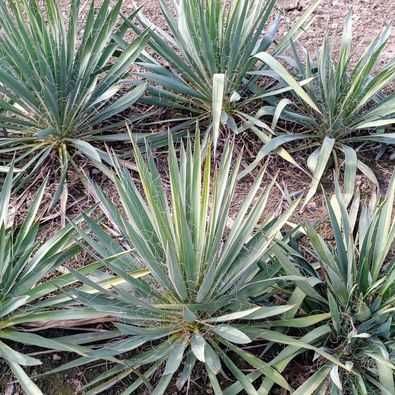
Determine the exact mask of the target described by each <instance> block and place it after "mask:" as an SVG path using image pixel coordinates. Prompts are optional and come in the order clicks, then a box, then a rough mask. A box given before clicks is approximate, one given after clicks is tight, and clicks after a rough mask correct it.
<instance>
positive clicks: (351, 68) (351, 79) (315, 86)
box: [257, 14, 395, 201]
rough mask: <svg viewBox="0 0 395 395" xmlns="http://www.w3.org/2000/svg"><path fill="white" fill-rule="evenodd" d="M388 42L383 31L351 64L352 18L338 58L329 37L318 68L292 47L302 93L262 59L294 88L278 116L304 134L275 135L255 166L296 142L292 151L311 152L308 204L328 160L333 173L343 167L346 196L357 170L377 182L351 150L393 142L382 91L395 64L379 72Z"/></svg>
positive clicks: (391, 103)
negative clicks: (297, 126)
mask: <svg viewBox="0 0 395 395" xmlns="http://www.w3.org/2000/svg"><path fill="white" fill-rule="evenodd" d="M390 37H391V31H390V29H389V28H385V29H384V30H383V32H382V33H380V34H379V35H378V36H377V37H376V38H375V39H374V40H373V41H372V42H371V44H370V45H369V46H368V47H367V48H366V50H365V51H364V53H363V54H362V55H361V57H360V58H359V59H358V61H357V62H356V63H355V64H354V62H353V54H352V15H351V14H350V15H349V16H348V17H347V20H346V22H345V26H344V32H343V38H342V40H341V44H340V53H339V56H338V58H335V57H334V55H333V51H332V48H331V41H330V39H329V38H325V40H324V43H323V46H322V48H321V51H320V52H319V54H318V59H317V64H315V63H314V62H313V61H312V60H311V59H310V56H309V55H308V54H307V56H306V61H303V60H302V59H301V57H300V56H299V55H298V51H297V50H296V48H295V47H294V52H293V54H294V57H293V58H291V60H290V63H291V67H292V68H293V70H294V72H295V74H296V75H298V76H299V78H300V80H301V81H304V82H305V83H304V87H303V88H301V87H299V88H298V86H297V85H298V82H297V81H296V79H295V78H294V77H293V76H291V74H290V73H289V72H288V71H287V70H286V69H285V68H284V66H282V65H281V64H280V63H279V62H278V61H277V60H276V59H274V58H272V57H270V55H267V54H265V58H264V59H262V60H264V61H265V62H266V63H267V64H268V65H269V66H270V67H271V68H272V69H273V70H274V71H276V73H277V74H278V75H279V76H280V77H281V78H283V79H284V81H286V82H287V83H288V84H289V85H290V86H292V87H294V88H295V89H293V92H294V93H295V94H296V97H297V98H296V102H295V103H294V102H292V101H290V100H288V99H284V100H283V109H282V110H283V111H282V113H281V116H282V117H283V118H284V119H286V120H287V121H291V122H294V123H297V124H299V125H301V126H303V129H304V132H300V133H297V134H290V133H289V134H284V133H282V132H278V135H277V136H276V135H275V136H274V137H273V139H272V141H271V142H270V144H269V145H267V146H266V147H264V148H262V152H261V153H259V154H258V157H257V161H260V160H262V158H263V157H264V156H265V155H267V154H268V153H270V152H273V151H274V150H277V149H278V148H279V147H281V146H282V145H284V144H287V143H292V142H294V143H297V145H296V146H294V147H292V151H299V150H310V151H312V153H311V154H310V156H309V157H308V159H307V166H308V168H309V169H310V171H311V172H312V174H313V182H312V185H311V188H310V191H309V194H308V196H307V198H306V201H308V200H309V199H310V198H311V197H312V196H313V195H314V193H315V192H316V190H317V187H318V185H319V181H320V179H321V177H322V175H323V173H324V171H325V169H326V167H327V166H328V164H329V162H331V161H333V163H334V164H335V166H336V167H337V168H340V167H341V166H342V165H343V163H344V167H345V169H344V172H345V175H346V179H345V182H346V184H345V187H346V189H347V192H348V193H352V191H353V188H354V185H355V174H356V171H357V169H359V170H360V171H361V172H363V173H365V174H366V175H367V176H368V177H369V178H370V179H371V180H372V181H373V182H376V179H375V177H374V175H373V174H372V171H371V170H370V169H369V168H368V167H367V166H366V165H365V164H364V163H362V162H361V160H360V159H359V158H358V155H357V151H356V150H355V145H356V144H357V143H369V142H377V143H382V144H394V142H395V135H394V134H393V133H385V127H388V126H389V125H391V124H393V123H394V122H395V96H394V95H388V94H385V93H384V91H383V90H384V89H385V88H386V87H388V86H389V85H390V83H391V82H392V81H393V80H394V78H395V63H394V62H393V61H391V62H389V63H387V64H386V65H384V66H382V67H378V66H379V64H380V62H381V61H382V57H383V53H384V50H385V48H386V45H387V44H388V40H389V38H390ZM377 69H378V70H377ZM307 81H309V82H308V83H306V82H307ZM272 112H274V109H273V111H272ZM266 114H267V111H266V112H261V114H257V117H258V118H260V116H261V115H266ZM275 134H276V133H275ZM343 158H344V162H343Z"/></svg>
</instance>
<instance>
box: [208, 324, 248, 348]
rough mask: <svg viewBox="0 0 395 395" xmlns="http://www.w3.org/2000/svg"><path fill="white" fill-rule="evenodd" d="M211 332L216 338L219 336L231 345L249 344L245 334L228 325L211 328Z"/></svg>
mask: <svg viewBox="0 0 395 395" xmlns="http://www.w3.org/2000/svg"><path fill="white" fill-rule="evenodd" d="M213 332H215V333H216V334H217V335H218V336H221V337H223V338H224V339H226V340H229V341H230V342H232V343H236V344H248V343H251V339H250V338H249V337H248V336H247V335H246V334H245V333H243V332H242V331H240V330H239V329H236V328H234V327H232V326H228V325H221V326H215V327H214V328H213Z"/></svg>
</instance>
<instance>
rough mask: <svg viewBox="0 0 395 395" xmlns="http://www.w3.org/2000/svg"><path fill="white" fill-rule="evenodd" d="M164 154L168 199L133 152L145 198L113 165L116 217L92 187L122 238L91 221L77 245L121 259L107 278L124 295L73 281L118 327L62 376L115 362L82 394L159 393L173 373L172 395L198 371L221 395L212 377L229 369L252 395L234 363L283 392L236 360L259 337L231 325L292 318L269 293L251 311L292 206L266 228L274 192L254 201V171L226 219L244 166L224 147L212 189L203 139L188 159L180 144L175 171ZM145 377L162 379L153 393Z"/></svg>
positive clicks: (150, 166) (269, 371)
mask: <svg viewBox="0 0 395 395" xmlns="http://www.w3.org/2000/svg"><path fill="white" fill-rule="evenodd" d="M169 150H170V151H169V169H168V171H169V176H170V191H169V194H167V192H166V187H165V186H164V185H162V183H161V181H160V174H159V172H158V169H157V167H156V165H155V162H154V158H153V156H152V154H150V153H149V154H148V157H147V160H144V158H143V157H142V156H141V153H140V152H139V150H138V149H137V148H135V151H134V154H135V159H136V165H137V169H138V173H139V176H140V179H141V183H142V189H143V193H141V192H140V188H139V187H138V185H136V183H135V181H134V179H133V178H132V177H131V175H130V174H129V172H128V171H126V170H125V169H122V168H121V167H120V166H119V165H117V164H116V163H115V167H116V175H115V176H114V182H115V185H116V188H117V191H118V197H119V199H120V205H121V207H122V210H119V209H117V208H116V207H115V206H114V204H113V203H112V202H111V201H110V199H109V198H108V197H107V196H106V195H105V193H104V192H103V191H102V190H100V189H99V188H98V187H97V186H94V185H92V188H94V191H95V195H96V197H97V199H98V200H99V201H100V202H101V205H102V207H103V211H104V213H105V214H106V216H107V220H108V221H110V223H111V224H112V225H113V230H114V231H115V234H116V235H118V236H119V237H118V238H117V239H115V238H113V237H111V235H109V234H108V233H106V232H105V229H103V227H102V226H100V225H99V224H97V223H95V222H94V221H93V220H91V219H89V218H87V219H86V223H87V224H88V225H89V232H86V233H83V234H84V238H85V240H86V242H87V243H88V244H89V245H90V246H91V248H92V250H93V251H94V252H95V254H97V255H98V256H99V257H106V256H109V255H112V256H114V255H116V254H122V252H124V256H122V257H121V258H119V259H114V260H112V262H111V263H109V265H108V268H109V269H110V270H111V271H112V272H113V273H114V274H116V275H117V276H119V277H120V278H121V279H123V281H124V282H125V284H124V286H123V287H117V288H115V287H114V288H112V289H111V290H110V291H108V290H104V289H102V288H101V287H99V286H97V285H95V284H94V283H92V282H91V281H88V280H87V279H86V278H85V279H84V278H83V277H82V276H79V280H80V281H82V282H85V283H86V285H89V286H90V287H93V288H95V289H96V294H95V295H94V296H93V297H92V295H90V294H87V293H84V292H81V291H79V290H78V289H77V290H75V291H74V294H75V298H76V300H78V301H80V302H82V303H84V304H85V305H86V306H89V307H90V308H93V309H96V310H97V311H98V312H105V313H107V314H111V315H112V316H114V318H115V326H116V328H117V330H118V331H117V332H116V333H115V334H114V340H113V342H111V343H109V344H107V345H106V346H105V347H104V348H103V349H99V350H97V351H96V352H95V354H94V355H93V356H91V357H90V358H86V359H81V360H80V361H78V360H77V361H76V362H73V363H72V364H69V365H68V367H71V366H78V364H79V363H81V364H82V363H87V362H90V361H93V360H95V359H99V358H102V357H108V356H111V357H117V358H119V359H120V361H122V362H120V361H119V362H118V363H117V364H116V365H115V366H114V367H113V368H112V369H110V370H108V371H107V372H106V373H104V374H102V375H99V376H98V377H97V379H95V380H94V381H93V382H92V383H90V384H89V385H88V388H89V389H90V390H91V391H92V392H95V393H98V392H101V391H104V390H106V389H108V388H109V387H111V386H112V385H114V384H116V383H117V382H118V381H120V380H122V379H123V378H124V377H127V376H130V379H131V381H130V382H129V387H128V389H127V390H126V391H127V393H133V391H139V390H138V389H139V388H140V386H147V387H148V390H149V391H150V393H155V394H163V393H164V392H165V390H166V388H167V387H168V385H169V383H170V382H171V380H172V378H173V376H174V375H175V374H177V375H178V380H177V386H178V388H179V390H180V391H181V390H184V388H185V386H186V385H189V383H190V380H191V377H192V373H193V371H194V367H195V365H197V364H200V363H201V364H203V366H204V367H205V369H206V372H207V375H208V377H209V380H210V382H211V385H212V386H213V388H214V389H215V391H217V392H218V391H220V382H219V379H218V375H220V373H221V372H222V371H223V369H227V371H228V373H227V374H231V375H232V376H233V377H234V379H235V381H237V382H238V383H239V385H240V386H241V388H242V389H244V390H245V391H246V392H247V393H248V394H255V393H256V392H255V389H254V387H253V385H252V384H251V383H250V382H249V381H248V380H247V379H246V376H245V374H244V373H243V372H242V370H241V367H238V366H237V362H236V361H237V359H233V360H232V355H231V353H234V355H238V358H241V359H242V360H244V361H245V362H247V363H248V364H249V365H250V366H252V367H253V368H256V369H258V370H259V371H260V372H262V373H263V374H265V375H267V376H268V377H270V379H271V380H273V381H274V382H275V383H277V384H278V385H280V386H282V387H283V388H287V389H290V388H289V386H288V384H287V382H286V381H285V380H284V378H283V377H282V376H281V375H280V374H279V373H278V372H277V371H276V370H275V369H273V368H271V367H270V366H269V365H268V364H266V363H264V362H263V361H262V360H260V359H259V358H257V357H255V356H254V355H253V354H251V353H249V352H247V351H244V350H243V349H242V345H244V344H248V343H251V342H252V341H253V340H255V338H258V337H259V336H251V337H250V336H249V335H247V334H246V332H244V331H243V330H240V329H238V327H237V323H238V322H244V323H245V324H248V323H249V324H250V325H246V330H247V329H248V328H249V327H250V326H251V325H252V323H257V322H262V321H264V319H265V318H268V317H272V316H276V315H278V314H282V313H284V312H286V311H289V310H291V309H292V307H293V306H290V305H273V304H271V303H270V301H269V295H270V292H268V295H267V297H266V298H263V301H264V302H265V305H263V303H262V304H261V305H257V304H256V303H254V302H253V300H252V299H251V298H252V297H254V296H255V293H256V288H255V287H253V285H254V284H255V283H254V277H255V274H256V273H257V272H258V271H259V270H258V266H257V264H258V262H259V261H260V260H261V259H263V257H264V256H265V254H266V252H267V251H268V249H269V248H270V246H271V244H272V241H273V239H274V238H275V237H277V236H278V235H279V231H280V229H281V228H282V226H283V225H284V224H285V222H286V221H287V219H288V218H289V217H290V215H291V214H292V211H293V210H294V209H295V207H296V205H297V203H298V202H294V203H293V204H292V206H291V207H290V208H289V210H288V211H286V212H284V213H283V214H282V215H280V216H278V217H277V218H273V217H270V218H267V217H266V218H265V217H263V218H262V214H263V212H264V210H265V207H266V203H267V201H268V199H269V197H270V194H271V190H272V186H273V184H272V185H270V186H269V187H267V188H266V189H265V190H264V191H262V192H260V185H261V182H262V177H263V172H262V174H261V175H260V176H259V177H258V178H257V180H256V183H255V184H254V185H253V187H252V188H251V191H250V193H249V194H248V196H247V197H246V199H245V201H244V203H243V204H242V206H241V208H240V209H239V210H238V212H237V214H236V215H235V217H234V218H232V217H231V215H230V210H231V203H232V200H233V197H234V193H235V188H236V179H237V172H238V169H239V164H240V158H238V159H237V160H236V161H233V155H232V146H231V144H229V145H228V147H227V148H226V150H225V152H224V154H223V156H222V159H221V160H220V161H219V164H218V166H216V168H215V169H214V175H213V178H211V170H212V169H211V156H210V150H208V151H207V153H206V151H205V150H202V148H201V146H200V142H199V136H197V138H196V140H195V145H194V149H192V147H191V143H190V141H189V140H188V144H187V146H186V147H185V146H184V145H181V147H180V160H179V161H178V159H177V156H176V151H175V148H174V146H173V143H172V142H171V141H170V144H169ZM114 160H115V159H114ZM232 163H234V168H233V169H232ZM168 199H169V200H168ZM111 233H112V234H114V233H113V232H111ZM138 268H146V269H147V270H149V272H150V276H147V277H144V278H140V279H136V278H133V277H132V276H130V275H129V274H128V273H131V272H134V271H135V270H136V269H138ZM268 291H269V290H268ZM262 293H263V292H262ZM145 345H149V347H148V348H143V350H142V351H141V352H139V353H136V354H135V355H134V356H132V357H126V356H125V357H122V354H123V353H125V352H127V351H131V350H135V351H136V350H137V348H138V347H141V346H145ZM228 351H231V353H229V352H228ZM66 367H67V366H66ZM153 377H156V378H157V379H158V380H157V381H156V383H155V384H152V380H151V379H152V378H153ZM218 393H219V392H218Z"/></svg>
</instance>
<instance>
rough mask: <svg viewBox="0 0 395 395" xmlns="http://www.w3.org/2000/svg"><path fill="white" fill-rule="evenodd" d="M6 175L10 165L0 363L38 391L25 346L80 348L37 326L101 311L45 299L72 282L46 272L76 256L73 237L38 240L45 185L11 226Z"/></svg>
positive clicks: (1, 207)
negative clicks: (42, 332)
mask: <svg viewBox="0 0 395 395" xmlns="http://www.w3.org/2000/svg"><path fill="white" fill-rule="evenodd" d="M12 179H13V171H12V166H11V170H10V171H9V173H8V174H7V177H6V179H5V181H4V184H3V186H2V189H1V192H0V362H1V363H4V362H5V363H6V364H7V365H8V366H9V368H10V369H11V370H12V372H13V374H14V375H15V377H16V378H17V380H18V382H19V384H20V385H21V386H22V388H23V390H24V391H25V393H27V394H32V395H33V394H34V395H38V394H41V391H40V390H39V388H38V387H37V386H36V384H35V383H34V382H33V381H32V380H31V379H30V378H29V376H28V375H27V373H26V372H25V370H24V368H26V367H31V366H36V365H40V364H41V362H40V360H39V359H37V358H36V357H32V356H29V355H28V354H27V353H24V351H25V352H26V349H28V348H32V347H33V346H34V347H40V348H44V349H49V350H58V351H69V352H77V353H79V354H81V353H82V354H83V353H84V351H83V349H82V348H80V347H79V346H78V342H77V343H75V344H72V343H68V342H67V341H63V340H62V341H60V340H57V339H54V338H48V337H44V336H43V335H40V334H37V331H39V330H40V328H43V327H45V328H48V327H55V326H57V325H59V326H63V325H65V322H67V320H78V319H92V318H97V317H101V316H102V315H100V314H97V312H94V311H90V312H89V311H88V310H86V309H79V310H76V309H73V310H70V309H68V308H67V306H66V305H64V304H62V303H60V302H63V300H57V301H56V300H53V299H48V297H49V295H50V294H51V293H56V292H57V291H58V290H59V289H60V288H62V286H66V285H69V284H73V283H75V278H74V277H71V276H70V275H69V274H68V275H64V276H60V277H59V278H57V279H56V280H54V279H50V276H55V275H56V274H57V272H56V270H57V269H58V268H59V267H60V266H61V265H63V264H64V263H65V262H67V261H68V260H70V259H72V258H73V257H76V256H77V254H78V252H79V250H80V248H79V246H78V245H77V244H76V243H75V242H74V240H73V237H72V236H73V227H71V226H69V227H67V228H65V229H63V230H61V231H60V232H58V233H57V234H56V235H54V236H52V237H50V238H48V240H46V241H45V242H42V243H41V242H39V241H38V239H37V236H38V231H39V219H40V217H39V215H38V210H39V207H40V204H41V202H42V199H43V195H44V189H45V184H43V186H42V187H41V188H40V189H39V191H38V193H37V195H36V196H35V198H34V203H33V204H32V205H31V207H30V209H29V211H28V213H27V215H26V219H25V220H24V221H23V222H22V223H21V224H20V225H19V226H15V225H13V224H12V213H11V210H10V205H9V201H10V195H11V188H12ZM96 266H100V265H96ZM93 269H95V270H97V269H98V267H94V268H93ZM89 271H90V270H88V272H89ZM50 300H51V301H50ZM64 340H65V339H64ZM18 344H19V346H17V345H18ZM16 347H17V348H16Z"/></svg>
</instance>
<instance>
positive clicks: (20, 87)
mask: <svg viewBox="0 0 395 395" xmlns="http://www.w3.org/2000/svg"><path fill="white" fill-rule="evenodd" d="M40 3H41V2H39V1H38V0H33V1H28V0H21V1H13V0H10V1H2V2H1V5H0V13H1V18H0V29H1V32H2V33H1V37H0V156H1V157H2V160H3V159H4V158H11V159H12V158H13V157H14V156H15V167H16V168H18V169H19V170H23V171H21V172H20V173H19V175H18V177H17V179H26V178H30V179H31V177H32V176H34V175H35V174H37V173H40V172H41V171H42V169H43V167H45V166H46V165H47V164H48V163H51V169H52V170H53V171H54V172H55V173H57V174H58V175H59V179H60V187H62V185H63V184H64V181H65V179H66V175H67V170H68V167H69V163H70V162H73V157H74V154H76V153H77V154H79V155H82V156H85V157H88V158H89V159H92V160H94V161H97V162H100V161H101V160H102V159H103V158H104V156H105V150H104V151H103V150H100V146H96V144H95V143H102V142H103V141H114V140H125V139H126V140H127V139H128V137H126V136H127V134H122V133H118V132H119V131H120V130H122V128H123V127H124V125H125V123H133V122H134V121H136V120H138V119H139V116H136V117H131V118H130V117H129V115H126V116H125V117H124V116H122V112H123V111H125V110H128V109H129V108H130V107H131V106H132V105H133V104H134V103H135V102H136V100H137V99H138V98H139V97H140V96H141V95H142V94H143V92H144V89H145V86H144V84H138V85H137V86H136V87H135V88H134V89H131V90H129V91H128V92H126V91H125V90H124V88H125V87H126V85H125V76H126V75H127V73H128V72H129V71H130V67H131V65H132V64H133V62H134V61H135V59H136V58H137V56H138V55H139V54H140V52H141V50H142V49H143V47H144V44H145V41H146V38H147V35H146V34H144V33H143V34H142V35H141V36H140V37H139V38H137V39H136V40H135V41H133V42H132V43H131V44H129V45H127V47H126V49H125V51H124V52H123V54H122V56H121V57H114V56H113V55H114V52H115V51H116V50H117V45H116V44H115V41H114V40H113V39H112V37H113V35H114V34H115V33H117V34H119V35H122V32H124V31H125V28H124V27H122V25H121V26H120V27H118V25H117V23H118V20H119V13H120V9H121V6H122V0H119V1H117V2H116V3H115V4H114V5H113V6H112V5H110V1H108V0H106V1H104V2H103V4H102V5H101V7H100V8H99V10H96V8H95V5H94V2H93V1H92V2H91V5H90V9H89V12H88V14H87V17H86V21H85V22H84V23H83V22H81V23H80V22H79V21H80V19H79V18H80V13H81V11H82V7H81V6H80V0H72V1H71V2H70V9H69V13H68V15H67V17H66V16H64V15H63V12H61V10H60V8H59V4H58V2H57V1H56V0H45V1H44V2H43V5H42V6H41V5H40ZM129 85H130V84H129ZM116 116H118V118H117V119H114V117H116ZM140 117H141V116H140ZM124 118H125V119H124ZM110 120H111V121H110ZM4 160H5V159H4ZM8 160H10V159H8ZM6 165H7V163H5V164H4V166H6Z"/></svg>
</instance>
